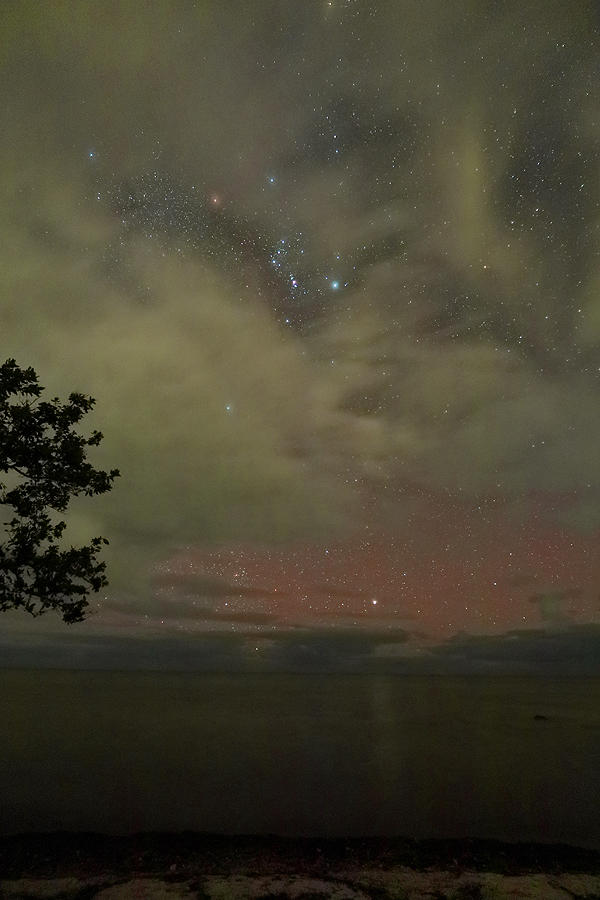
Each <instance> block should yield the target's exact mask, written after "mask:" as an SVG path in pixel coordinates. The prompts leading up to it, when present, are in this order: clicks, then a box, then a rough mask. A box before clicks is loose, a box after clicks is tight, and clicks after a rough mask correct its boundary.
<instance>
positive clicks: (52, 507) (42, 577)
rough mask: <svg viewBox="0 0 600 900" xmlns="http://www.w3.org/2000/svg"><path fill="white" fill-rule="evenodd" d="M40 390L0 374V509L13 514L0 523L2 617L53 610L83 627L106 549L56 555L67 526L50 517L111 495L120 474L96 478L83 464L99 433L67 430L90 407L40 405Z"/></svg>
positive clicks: (14, 369)
mask: <svg viewBox="0 0 600 900" xmlns="http://www.w3.org/2000/svg"><path fill="white" fill-rule="evenodd" d="M43 390H44V389H43V388H42V387H40V385H39V384H38V377H37V375H36V373H35V372H34V370H33V369H31V368H30V369H21V368H20V367H19V366H18V365H17V363H16V362H15V360H14V359H9V360H7V361H6V362H5V363H4V364H3V365H2V366H0V473H4V474H8V475H9V477H8V479H7V481H8V482H9V485H8V486H7V485H6V484H2V483H0V506H5V507H12V510H13V518H12V519H10V521H8V522H6V521H5V522H3V523H2V524H3V525H4V527H5V533H6V536H7V538H8V539H7V540H6V542H5V543H2V544H0V610H1V611H5V610H7V609H17V608H20V607H23V608H24V609H25V610H26V611H27V612H29V613H31V615H33V616H39V615H41V614H42V613H44V612H46V611H47V610H49V609H56V610H59V611H60V612H62V614H63V620H64V621H65V622H69V623H71V622H81V621H83V619H84V618H85V615H84V612H83V611H84V609H85V607H86V606H88V605H89V604H88V601H87V599H86V597H87V595H88V593H89V592H90V591H99V590H100V588H102V587H105V586H106V585H107V584H108V581H107V579H106V577H105V575H104V570H105V568H106V564H105V563H103V562H98V560H97V554H98V552H99V550H100V548H101V545H102V544H108V541H107V540H105V539H104V538H101V537H97V538H94V539H93V540H92V541H91V543H90V544H89V546H85V547H77V548H76V547H70V548H69V549H60V547H59V546H58V543H57V542H58V540H59V539H60V537H61V536H62V533H63V531H64V529H65V527H66V525H65V523H64V522H61V521H59V522H56V516H54V521H53V519H52V518H51V512H52V511H54V512H58V513H63V512H64V511H65V510H66V508H67V506H68V504H69V501H70V500H71V498H72V497H76V496H78V495H79V494H87V495H88V496H91V495H93V494H103V493H105V492H106V491H109V490H110V489H111V487H112V482H113V480H114V479H115V478H116V477H117V476H118V475H119V471H118V470H117V469H113V470H112V471H111V472H102V471H97V470H96V469H94V468H93V466H92V465H90V463H88V462H87V461H86V448H87V447H95V446H97V445H98V444H99V443H100V441H101V440H102V434H101V433H100V432H99V431H94V432H93V433H92V435H91V437H89V438H84V437H82V436H81V435H79V434H77V433H76V432H75V431H74V430H73V426H75V425H76V424H77V423H78V422H79V421H80V419H82V418H83V416H84V415H85V414H86V413H87V412H89V411H90V409H91V408H92V407H93V405H94V403H95V400H93V399H92V398H91V397H86V396H84V395H83V394H71V395H70V396H69V401H68V403H65V404H62V403H60V401H59V400H58V398H54V399H53V400H50V401H41V400H40V399H39V398H40V396H41V394H42V392H43ZM13 482H15V483H14V486H13V485H12V483H13Z"/></svg>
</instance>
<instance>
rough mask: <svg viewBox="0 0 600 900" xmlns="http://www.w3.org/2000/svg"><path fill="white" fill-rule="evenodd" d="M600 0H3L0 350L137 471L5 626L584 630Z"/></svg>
mask: <svg viewBox="0 0 600 900" xmlns="http://www.w3.org/2000/svg"><path fill="white" fill-rule="evenodd" d="M596 7H597V4H596V2H595V0H576V2H574V3H569V4H565V3H564V2H559V0H549V2H547V3H545V4H524V3H522V2H518V0H507V2H504V3H494V4H488V3H486V2H483V0H464V2H453V3H445V2H443V0H418V2H416V0H402V2H397V0H382V2H377V3H375V2H369V0H285V2H281V3H277V2H273V0H256V2H254V0H252V2H244V3H242V2H237V0H219V2H216V0H214V2H213V0H198V2H196V3H193V2H187V0H138V2H136V3H135V4H129V3H125V2H120V0H110V2H108V0H106V2H103V3H101V4H98V3H96V2H93V0H66V2H52V3H42V2H36V0H27V2H20V3H5V4H3V5H2V8H1V10H0V65H1V67H2V83H3V86H4V89H3V91H2V97H1V98H0V106H1V112H2V136H1V138H0V140H1V152H0V172H1V178H0V185H1V190H2V193H3V196H2V202H1V204H0V285H1V295H2V301H1V305H0V356H1V357H2V361H4V360H5V359H7V358H16V360H17V362H18V363H19V365H21V366H23V367H27V366H33V367H34V368H35V370H36V371H37V373H38V375H39V378H40V382H41V384H43V385H44V386H45V387H46V388H47V391H48V393H49V395H50V396H60V397H61V399H65V400H66V398H67V396H68V395H69V393H71V392H72V391H80V392H83V393H86V394H89V395H91V396H93V397H94V398H96V401H97V403H96V407H95V409H94V410H93V412H92V413H91V414H90V415H89V416H88V417H87V418H86V420H85V425H86V426H87V428H88V430H90V431H91V429H92V428H98V429H100V430H101V431H102V432H103V434H104V440H103V442H102V444H101V446H100V447H99V448H98V449H94V450H92V451H91V452H90V455H89V456H90V461H91V462H93V464H94V465H95V466H97V467H101V468H106V469H109V468H114V467H118V468H119V469H120V471H121V478H120V479H118V481H117V482H116V483H115V485H114V488H113V490H112V491H111V492H110V494H107V495H104V496H102V497H96V498H93V499H81V500H79V501H77V502H75V503H73V504H72V506H71V507H70V508H69V511H68V514H67V516H66V517H65V521H66V522H67V531H66V537H67V538H68V541H69V542H72V543H74V544H77V543H83V542H86V541H89V540H90V539H91V538H92V537H94V536H95V535H98V534H100V535H103V536H105V537H107V538H108V539H109V541H110V546H109V547H108V548H107V550H106V554H105V558H106V560H107V564H108V569H107V575H108V578H109V582H110V585H109V588H108V589H107V590H106V591H105V592H104V593H103V594H102V595H99V596H97V597H95V596H94V597H92V598H91V606H90V609H91V611H92V612H93V615H92V616H90V618H89V619H87V620H86V622H84V623H83V624H81V625H71V626H67V625H65V624H64V623H63V622H62V621H61V620H60V618H59V617H58V615H55V614H47V615H45V616H42V617H40V618H36V619H33V618H31V617H29V616H27V615H26V614H25V613H23V612H19V613H17V612H8V613H4V614H3V615H2V620H1V623H0V626H1V631H0V635H1V640H0V644H1V646H2V648H3V652H5V653H6V654H7V656H6V657H5V658H6V659H8V658H9V655H8V654H9V652H12V654H13V655H11V656H10V660H11V661H12V660H14V658H15V655H18V653H23V655H22V657H21V658H22V659H23V660H25V661H26V664H28V665H35V664H36V663H39V664H41V662H40V660H42V659H44V660H47V659H48V658H49V657H48V655H47V654H48V653H51V651H52V648H54V651H52V652H55V656H54V657H53V659H54V660H60V659H61V658H63V659H65V660H69V661H71V662H72V660H73V659H75V658H76V659H77V664H78V665H81V666H84V667H85V666H86V664H88V663H89V659H87V657H86V652H87V651H86V647H87V648H92V647H94V646H96V645H95V644H94V641H100V640H101V641H103V642H104V643H103V647H105V649H106V648H107V647H109V646H110V647H112V648H113V649H112V650H111V651H110V653H112V655H110V654H109V653H108V651H106V654H107V655H106V654H105V658H107V659H108V658H109V656H110V659H111V663H110V665H112V666H115V667H119V665H120V662H121V661H122V659H124V658H125V657H124V656H123V657H121V656H119V653H120V652H121V651H119V650H118V649H117V650H114V648H115V647H117V648H118V647H119V646H121V645H120V644H119V641H122V640H124V639H128V640H131V641H136V640H140V641H141V640H143V641H144V642H145V646H146V647H150V648H152V647H155V649H156V654H157V656H158V655H160V653H161V652H162V651H161V649H160V648H161V646H162V644H161V642H164V641H167V642H168V645H169V648H170V649H169V654H170V656H169V659H170V661H171V664H172V666H173V667H174V668H177V665H178V660H179V655H178V653H179V651H178V646H179V645H178V643H177V642H178V640H181V642H182V643H181V647H182V648H183V647H184V646H185V648H189V646H190V641H192V642H193V640H194V639H195V638H196V639H198V640H199V641H200V640H201V639H202V640H203V639H204V638H206V635H207V634H210V635H217V636H219V635H221V636H223V635H230V636H232V638H233V636H239V637H240V640H243V641H246V642H247V644H248V646H250V645H252V646H254V643H255V642H256V641H258V642H259V645H260V646H262V647H263V648H267V650H268V648H269V647H270V646H272V644H273V642H276V641H277V639H278V638H279V637H281V638H282V639H285V641H289V640H290V639H291V638H292V637H293V636H294V635H295V636H298V640H299V641H305V640H306V636H307V635H309V636H310V635H313V636H314V635H315V634H317V633H318V634H321V633H323V634H326V635H327V636H329V637H330V638H331V640H332V641H334V640H335V635H336V634H343V635H344V636H346V637H347V636H348V634H355V633H356V634H360V635H363V634H372V635H373V636H374V637H373V643H372V648H373V647H374V648H375V649H374V650H373V653H374V654H375V655H378V656H379V657H381V658H385V657H386V655H387V657H389V658H390V659H393V658H396V657H398V656H402V657H403V658H405V659H409V658H411V659H412V658H416V657H417V656H418V655H419V654H421V655H423V654H424V655H427V654H428V653H433V652H437V651H438V650H439V648H440V646H449V645H450V644H449V642H452V641H454V642H456V641H457V640H460V641H463V642H466V644H467V645H469V646H470V645H471V644H469V641H471V643H473V642H476V641H481V640H484V639H487V638H489V639H490V640H492V639H494V640H496V641H497V642H498V643H497V646H498V647H499V648H502V647H504V646H505V643H506V640H507V635H509V634H511V635H512V636H513V638H514V640H517V641H519V640H521V641H526V640H529V639H530V638H531V636H532V635H537V636H538V637H539V636H540V635H541V636H542V637H543V636H548V635H550V636H552V640H554V639H555V638H556V635H563V637H564V639H565V641H566V640H567V639H568V641H570V642H571V643H570V646H572V645H573V641H575V646H577V641H579V640H581V642H582V646H583V644H584V643H585V646H586V648H587V647H588V646H589V641H590V640H596V641H597V645H596V646H600V638H599V636H598V635H599V633H600V552H599V551H600V462H599V460H600V452H599V449H598V448H599V447H600V299H599V298H600V256H599V253H598V228H599V223H600V216H599V198H600V178H599V173H598V159H599V150H600V119H599V113H598V91H599V87H600V76H599V72H600V69H599V66H598V63H599V60H600V47H599V40H600V34H599V26H600V22H599V21H598V15H597V8H596ZM111 641H112V642H113V643H111ZM115 642H116V643H115ZM260 642H262V644H261V643H260ZM270 642H271V643H270ZM42 646H43V648H45V649H44V653H45V654H46V655H43V654H41V655H40V653H38V649H39V648H40V647H42ZM198 646H200V644H198ZM244 646H245V645H244ZM478 646H480V645H479V644H478ZM528 646H529V645H528ZM25 647H28V648H29V650H28V652H27V654H25V651H24V648H25ZM11 648H12V651H11ZM15 648H16V649H15ZM36 648H37V649H36ZM69 648H71V649H69ZM72 648H77V652H76V653H75V655H73V653H74V651H73V650H72ZM436 648H437V649H436ZM17 651H18V652H17ZM94 652H95V651H94ZM183 652H184V651H183V649H182V650H181V653H182V654H183ZM185 652H186V653H187V650H186V651H185ZM369 652H371V651H369ZM498 652H499V659H500V660H501V659H502V652H503V651H502V650H501V649H500V650H499V651H498ZM586 652H588V651H587V650H586ZM596 652H598V651H596ZM90 653H92V650H90ZM123 653H125V651H123ZM61 654H62V657H61ZM144 658H145V660H146V663H145V664H146V665H149V666H150V667H151V665H152V652H151V651H150V652H149V654H147V656H146V657H144ZM181 658H183V657H181ZM11 664H13V662H11Z"/></svg>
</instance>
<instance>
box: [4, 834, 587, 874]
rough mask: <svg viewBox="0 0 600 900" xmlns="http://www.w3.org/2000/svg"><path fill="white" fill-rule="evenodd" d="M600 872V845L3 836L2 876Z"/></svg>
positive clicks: (174, 836) (178, 836)
mask: <svg viewBox="0 0 600 900" xmlns="http://www.w3.org/2000/svg"><path fill="white" fill-rule="evenodd" d="M397 867H406V868H410V869H413V870H417V871H425V870H429V869H435V870H438V871H450V872H460V871H466V870H469V871H476V872H495V873H498V874H501V875H524V874H535V873H545V874H553V875H559V874H563V873H567V872H569V873H586V874H589V875H596V874H600V851H598V850H591V849H584V848H578V847H570V846H567V845H565V844H532V843H521V844H507V843H502V842H501V841H495V840H470V839H460V840H432V839H426V840H416V839H411V838H348V839H344V838H335V839H331V838H327V839H318V838H310V839H303V838H282V837H277V836H275V835H265V836H257V835H248V836H238V835H235V836H227V835H213V834H203V833H195V832H189V831H188V832H181V833H179V834H171V833H142V834H134V835H127V836H112V835H107V834H97V833H71V832H52V833H28V834H19V835H9V836H5V837H0V878H2V879H18V878H62V877H69V876H75V877H80V878H86V877H94V876H99V875H106V874H111V875H116V876H132V875H134V876H135V875H141V874H143V875H151V876H162V877H165V878H167V879H169V880H172V881H181V880H185V879H187V878H192V877H195V876H202V875H231V874H239V875H258V876H260V875H273V874H298V873H302V874H305V875H309V874H310V875H321V876H327V875H328V874H334V873H335V872H341V871H347V870H349V869H351V870H354V869H376V870H381V871H384V870H387V869H393V868H397Z"/></svg>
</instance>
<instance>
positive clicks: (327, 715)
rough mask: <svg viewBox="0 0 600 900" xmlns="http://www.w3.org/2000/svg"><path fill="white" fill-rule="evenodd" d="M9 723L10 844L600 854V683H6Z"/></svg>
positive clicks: (102, 675) (106, 675) (6, 825)
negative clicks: (539, 847)
mask: <svg viewBox="0 0 600 900" xmlns="http://www.w3.org/2000/svg"><path fill="white" fill-rule="evenodd" d="M536 717H537V718H536ZM0 722H1V723H2V729H1V732H0V832H2V833H12V832H20V831H25V830H42V831H48V830H55V829H66V830H77V831H79V830H95V831H106V832H113V833H124V832H125V833H126V832H132V831H146V830H161V831H163V830H169V831H171V830H175V831H179V830H184V829H192V830H198V831H210V832H217V833H278V834H285V835H306V836H335V835H408V836H413V837H441V838H450V837H477V838H498V839H501V840H508V841H517V840H535V841H560V842H566V843H571V844H575V845H581V846H589V847H594V848H599V849H600V816H598V809H599V808H600V678H563V679H560V680H558V679H550V678H545V679H535V678H531V677H526V678H523V677H515V676H501V677H489V676H478V677H448V676H442V677H430V676H400V677H393V676H358V675H356V676H352V675H350V676H306V675H297V676H294V675H202V674H191V675H190V674H177V673H168V674H164V673H120V672H90V671H87V672H82V671H56V670H53V671H40V670H38V671H34V670H0Z"/></svg>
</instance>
